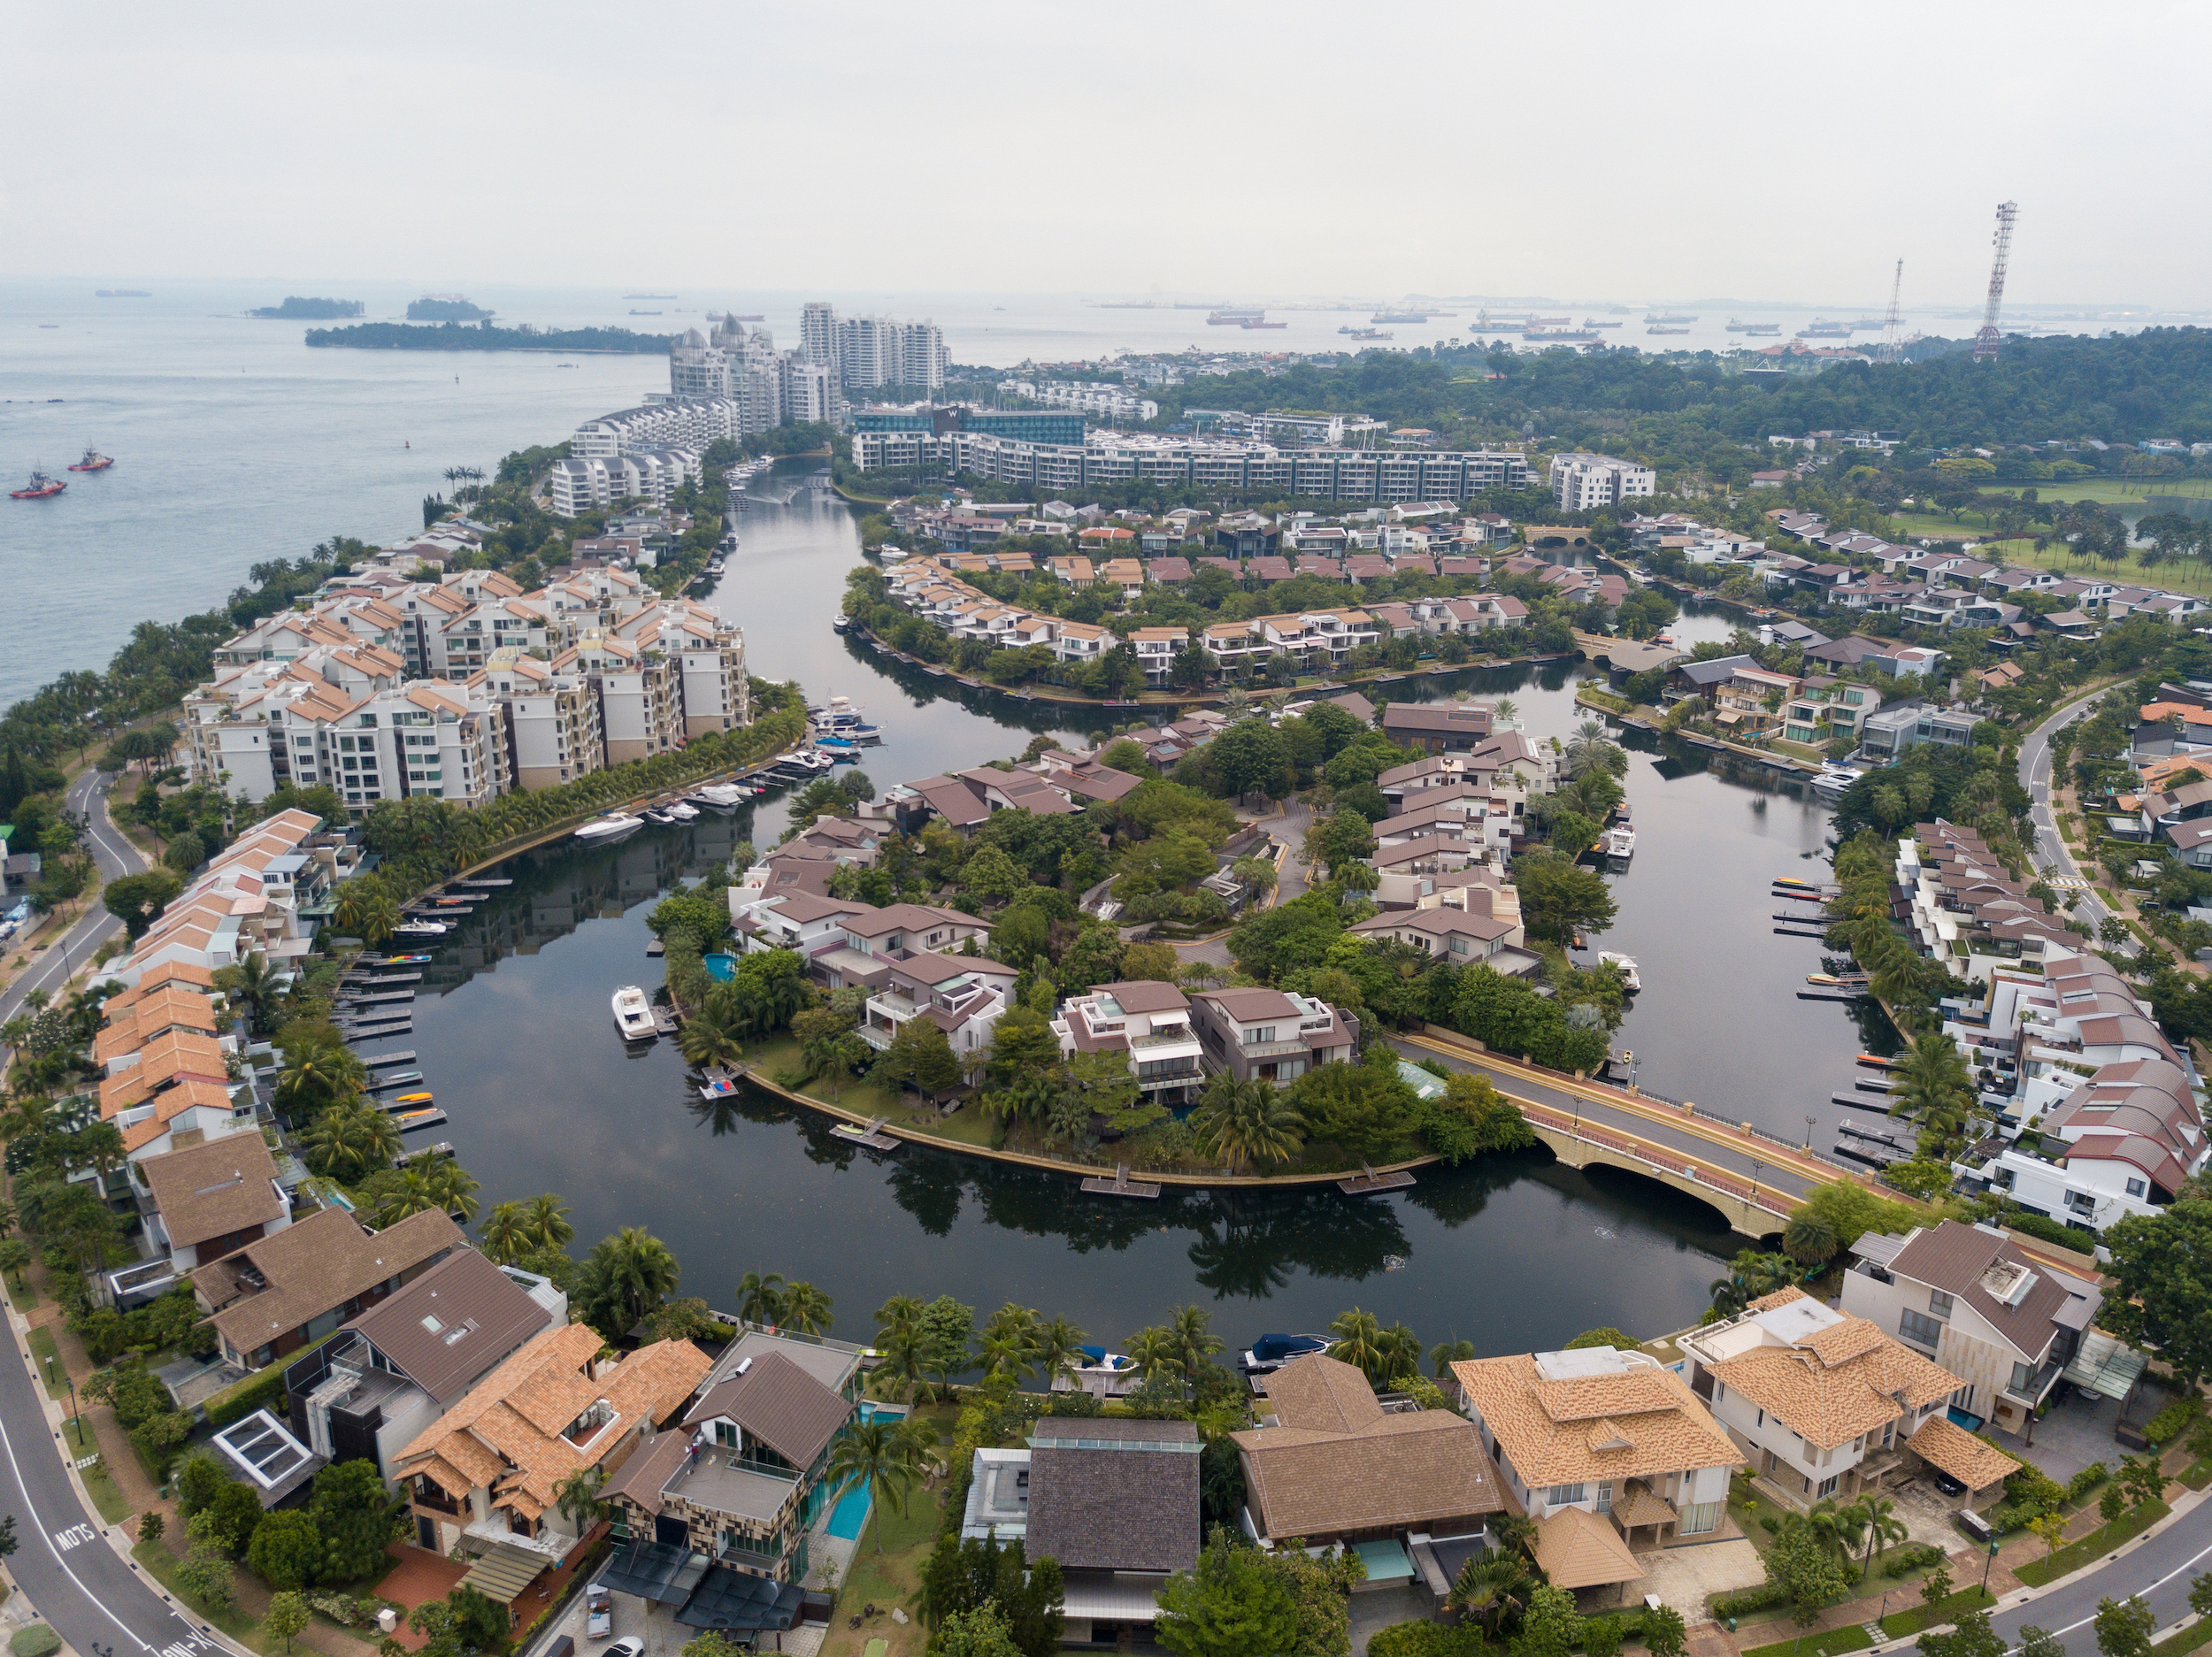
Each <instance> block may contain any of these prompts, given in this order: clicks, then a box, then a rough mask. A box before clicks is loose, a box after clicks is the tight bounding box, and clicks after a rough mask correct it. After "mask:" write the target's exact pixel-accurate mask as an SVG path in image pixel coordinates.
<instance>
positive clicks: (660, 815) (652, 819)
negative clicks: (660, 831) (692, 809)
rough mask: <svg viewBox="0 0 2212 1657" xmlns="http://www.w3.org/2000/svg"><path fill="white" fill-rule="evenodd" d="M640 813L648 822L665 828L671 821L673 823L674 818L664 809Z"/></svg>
mask: <svg viewBox="0 0 2212 1657" xmlns="http://www.w3.org/2000/svg"><path fill="white" fill-rule="evenodd" d="M642 815H643V817H644V818H645V820H646V821H647V822H648V823H657V824H658V825H660V826H661V827H663V828H666V827H667V826H668V825H670V824H671V823H673V822H674V821H675V820H676V819H675V818H674V817H670V816H669V815H668V813H667V812H665V811H651V810H649V811H646V812H644V813H643V814H642Z"/></svg>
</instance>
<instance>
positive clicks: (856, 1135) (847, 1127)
mask: <svg viewBox="0 0 2212 1657" xmlns="http://www.w3.org/2000/svg"><path fill="white" fill-rule="evenodd" d="M890 1120H891V1118H890V1117H888V1116H878V1117H877V1118H876V1119H875V1120H874V1121H873V1122H871V1123H870V1124H868V1125H867V1126H866V1127H864V1128H856V1127H855V1126H853V1124H851V1123H849V1122H841V1123H839V1124H837V1125H836V1126H835V1127H833V1128H832V1129H831V1130H830V1132H832V1133H833V1134H835V1135H836V1136H837V1137H838V1138H839V1139H849V1140H851V1141H852V1143H854V1144H855V1145H864V1146H866V1147H868V1148H869V1149H870V1150H872V1151H895V1150H897V1149H898V1148H899V1147H900V1146H902V1145H903V1144H905V1143H906V1141H905V1140H904V1139H897V1138H895V1137H894V1136H893V1135H891V1134H888V1133H882V1132H878V1130H879V1129H880V1128H881V1127H882V1126H883V1124H885V1123H887V1122H888V1121H890Z"/></svg>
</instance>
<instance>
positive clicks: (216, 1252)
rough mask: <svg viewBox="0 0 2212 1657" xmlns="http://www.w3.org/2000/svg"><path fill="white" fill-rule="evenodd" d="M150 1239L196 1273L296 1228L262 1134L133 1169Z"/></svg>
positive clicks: (176, 1265)
mask: <svg viewBox="0 0 2212 1657" xmlns="http://www.w3.org/2000/svg"><path fill="white" fill-rule="evenodd" d="M130 1167H131V1171H132V1173H133V1174H134V1177H135V1178H136V1179H137V1180H138V1181H139V1182H140V1183H141V1184H142V1185H143V1186H144V1191H145V1194H144V1195H143V1196H142V1198H141V1199H140V1201H139V1210H140V1212H141V1214H142V1215H143V1216H144V1217H145V1221H146V1234H147V1239H148V1240H149V1241H150V1242H151V1243H152V1244H153V1245H154V1247H156V1248H157V1249H161V1250H164V1251H165V1252H166V1253H167V1254H168V1255H169V1258H170V1262H171V1263H172V1266H173V1269H174V1270H178V1271H191V1270H196V1269H197V1268H198V1267H200V1266H202V1265H204V1264H206V1263H207V1262H210V1261H214V1260H219V1259H220V1258H221V1257H222V1256H223V1255H225V1254H230V1253H232V1252H233V1251H234V1250H236V1249H240V1248H243V1247H245V1246H246V1245H247V1244H249V1243H252V1242H257V1241H259V1240H260V1239H262V1238H265V1237H273V1236H274V1235H275V1234H276V1233H278V1232H279V1231H283V1230H284V1229H285V1228H286V1227H287V1226H288V1225H290V1224H292V1197H291V1193H289V1192H288V1191H286V1190H285V1189H284V1187H283V1186H282V1185H280V1184H279V1183H278V1179H277V1164H276V1158H275V1157H273V1156H272V1155H270V1154H269V1147H268V1146H267V1145H266V1144H265V1143H264V1142H263V1140H262V1138H261V1136H260V1135H259V1134H258V1133H226V1134H224V1135H223V1136H222V1137H221V1138H219V1139H210V1140H208V1141H206V1142H205V1143H204V1144H201V1145H193V1146H188V1147H185V1148H184V1149H182V1150H179V1151H170V1152H168V1153H166V1154H165V1155H160V1156H149V1157H146V1158H144V1159H142V1160H141V1161H138V1162H133V1163H131V1164H130Z"/></svg>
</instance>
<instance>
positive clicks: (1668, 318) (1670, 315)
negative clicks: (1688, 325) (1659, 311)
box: [1644, 311, 1697, 324]
mask: <svg viewBox="0 0 2212 1657" xmlns="http://www.w3.org/2000/svg"><path fill="white" fill-rule="evenodd" d="M1644 320H1645V321H1646V322H1649V323H1653V324H1658V323H1667V322H1695V321H1696V320H1697V318H1695V317H1684V316H1678V315H1677V314H1676V313H1675V312H1673V311H1668V312H1667V313H1666V314H1665V315H1664V316H1661V317H1646V318H1644Z"/></svg>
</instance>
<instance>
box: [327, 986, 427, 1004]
mask: <svg viewBox="0 0 2212 1657" xmlns="http://www.w3.org/2000/svg"><path fill="white" fill-rule="evenodd" d="M335 999H336V1002H337V1004H338V1005H340V1006H344V1007H372V1006H377V1005H380V1004H381V1003H383V1002H386V1001H413V1000H414V999H415V992H414V991H412V990H368V991H360V990H346V991H343V992H342V993H340V994H339V995H338V996H337V997H336V998H335Z"/></svg>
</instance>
